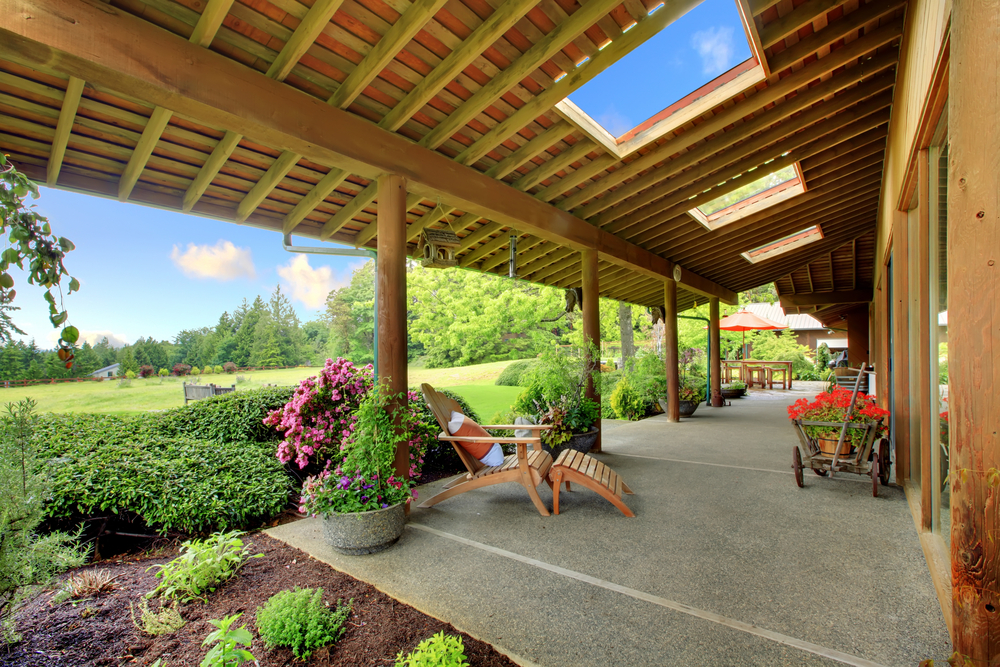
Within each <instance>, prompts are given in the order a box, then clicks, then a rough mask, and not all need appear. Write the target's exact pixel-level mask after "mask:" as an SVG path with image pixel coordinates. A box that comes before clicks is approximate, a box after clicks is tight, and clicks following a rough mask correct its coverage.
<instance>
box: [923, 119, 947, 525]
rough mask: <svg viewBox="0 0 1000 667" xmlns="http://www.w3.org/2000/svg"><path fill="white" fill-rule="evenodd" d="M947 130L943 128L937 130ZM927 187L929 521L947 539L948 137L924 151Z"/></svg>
mask: <svg viewBox="0 0 1000 667" xmlns="http://www.w3.org/2000/svg"><path fill="white" fill-rule="evenodd" d="M942 131H945V132H946V131H947V130H946V128H944V129H943V130H942V129H939V130H938V132H939V133H940V132H942ZM928 154H929V155H928V158H929V161H930V164H929V165H928V166H929V175H930V184H929V185H930V187H929V190H930V192H928V193H927V194H928V197H927V199H928V208H929V210H928V213H929V218H930V220H929V223H930V224H929V228H928V234H929V235H930V239H929V241H930V243H929V248H930V252H929V253H928V260H929V263H930V266H928V267H927V269H928V271H927V276H928V279H929V282H930V290H929V293H928V298H929V300H930V309H929V311H930V319H931V321H930V322H929V323H928V324H929V325H930V332H931V336H930V349H929V350H928V352H929V353H930V359H929V360H928V361H929V362H930V368H931V374H930V375H931V387H930V388H931V392H930V395H931V401H933V402H934V405H932V406H931V407H932V408H934V411H933V412H932V413H931V414H932V415H935V418H932V419H931V437H930V443H931V474H930V477H931V479H930V481H931V483H932V484H933V487H932V488H933V489H934V493H933V494H932V496H931V526H932V529H933V530H934V531H935V532H939V533H940V534H941V537H942V538H944V541H945V543H946V544H949V543H950V541H951V509H950V508H951V488H950V487H951V485H950V483H949V478H948V468H949V461H950V458H951V456H950V450H949V438H948V432H949V424H950V419H949V414H948V139H947V136H945V137H943V138H940V139H938V142H937V145H932V146H931V147H930V150H928Z"/></svg>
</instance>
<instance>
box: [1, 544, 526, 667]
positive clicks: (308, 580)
mask: <svg viewBox="0 0 1000 667" xmlns="http://www.w3.org/2000/svg"><path fill="white" fill-rule="evenodd" d="M244 540H245V542H246V543H247V544H248V545H249V546H250V547H251V548H252V550H253V551H254V553H262V554H264V556H265V557H264V558H260V559H253V560H251V561H250V562H249V563H247V564H246V565H245V566H244V567H243V569H241V570H240V572H239V575H238V576H236V577H234V578H232V579H230V580H229V581H228V582H227V583H226V584H225V585H224V586H222V587H221V588H219V589H217V590H216V591H215V592H214V593H212V594H210V595H209V596H208V601H207V602H191V603H188V604H183V605H181V604H178V606H177V611H178V614H179V616H180V617H181V620H182V621H184V623H183V625H181V626H180V627H177V628H175V629H173V630H170V631H169V632H166V633H161V634H159V635H157V636H151V635H149V634H146V632H144V631H143V630H142V629H139V628H137V627H136V626H135V625H133V623H132V618H131V615H130V613H129V603H130V602H132V603H133V609H135V610H136V611H135V614H136V617H137V618H136V620H137V621H139V622H140V624H141V622H142V621H141V619H140V618H139V610H138V607H139V605H137V604H135V601H137V600H139V601H141V600H143V599H144V597H143V596H144V594H145V593H146V592H147V591H149V590H150V589H152V588H153V587H154V586H155V585H156V581H157V579H156V577H155V574H154V571H151V570H150V571H148V570H149V567H150V566H151V565H154V564H165V563H166V562H168V561H169V560H171V558H172V557H173V556H174V555H176V553H175V552H173V551H168V552H167V553H161V554H159V555H157V556H155V557H150V556H149V555H142V556H129V557H126V558H121V559H116V560H113V561H104V562H102V563H101V569H107V570H108V571H109V572H110V573H111V575H112V576H114V577H115V581H116V582H117V583H118V588H117V589H115V590H114V591H111V592H108V593H105V594H102V595H100V596H98V597H97V598H95V599H93V600H90V601H88V602H86V603H82V604H78V605H77V606H74V605H73V604H71V603H70V602H69V601H67V602H65V603H62V604H54V603H52V595H53V594H54V593H55V592H56V590H57V589H58V585H57V586H56V587H53V588H52V589H50V590H49V591H47V592H45V593H43V594H41V595H39V596H37V597H36V598H34V599H32V600H31V601H29V602H27V603H26V605H25V607H24V608H23V609H22V611H21V612H20V613H19V615H18V630H19V631H20V633H21V635H22V636H23V637H24V639H23V641H22V642H20V643H18V644H14V645H11V646H9V647H5V648H3V649H0V667H15V666H16V667H53V666H54V665H56V664H59V665H119V664H123V663H124V662H126V661H127V662H128V664H130V665H131V664H134V665H137V666H140V667H150V666H151V665H154V664H155V663H156V661H157V660H160V661H161V662H160V665H161V667H192V666H195V665H198V664H199V663H200V662H201V661H202V660H203V659H204V658H205V656H206V654H207V652H208V649H209V647H207V646H203V645H202V642H203V641H204V640H205V638H206V637H207V636H208V635H209V634H210V633H211V632H213V631H214V630H215V629H216V628H215V626H213V625H212V624H211V623H210V622H209V621H210V620H211V619H224V618H226V617H228V616H232V615H234V614H238V613H240V612H242V613H243V615H242V616H241V617H240V618H239V620H238V621H237V622H236V624H235V625H236V626H239V625H246V629H247V630H248V631H249V632H250V634H251V635H252V641H251V645H250V646H249V647H245V648H247V650H248V651H250V652H251V653H252V654H253V655H254V656H256V659H257V660H258V661H259V663H260V665H261V667H288V666H289V665H293V664H294V665H307V666H309V667H333V666H336V667H385V666H386V665H392V664H393V663H394V662H395V659H396V656H397V655H398V654H399V653H400V652H403V653H404V654H406V653H409V652H410V651H412V650H413V649H414V648H415V647H416V646H417V645H418V644H419V643H420V642H421V641H423V640H425V639H426V638H428V637H430V636H432V635H434V634H436V633H438V632H441V631H443V632H444V634H445V635H459V636H461V637H462V640H463V643H464V646H465V654H466V656H467V657H466V660H467V662H469V663H470V664H472V665H475V666H476V667H513V666H514V663H513V662H511V661H510V660H509V659H507V658H506V657H505V656H503V655H502V654H500V653H499V652H498V651H496V650H495V649H493V648H492V647H491V646H490V645H489V644H486V643H484V642H482V641H479V640H476V639H474V638H472V637H470V636H468V635H463V634H461V633H459V632H458V631H456V630H455V628H453V627H452V626H450V625H448V624H445V623H442V622H441V621H439V620H437V619H434V618H431V617H429V616H426V615H424V614H422V613H420V612H419V611H417V610H415V609H413V608H412V607H410V606H408V605H405V604H403V603H401V602H399V601H397V600H393V599H392V598H390V597H388V596H387V595H385V594H384V593H381V592H380V591H378V590H377V589H375V588H374V587H372V586H370V585H369V584H366V583H364V582H362V581H358V580H356V579H353V578H351V577H350V576H348V575H346V574H343V573H342V572H338V571H336V570H334V569H333V568H331V567H329V566H328V565H326V564H324V563H322V562H320V561H317V560H313V559H311V558H309V556H308V555H307V554H305V553H303V552H302V551H299V550H297V549H293V548H291V547H289V546H287V545H285V544H284V543H282V542H279V541H277V540H275V539H272V538H270V537H268V536H267V535H265V534H263V533H256V534H251V535H248V536H246V537H245V538H244ZM295 586H301V587H307V588H312V589H319V588H322V589H323V595H322V599H323V603H324V606H326V603H329V605H330V608H336V603H337V600H345V601H346V600H352V599H353V601H354V602H353V605H352V607H351V612H350V615H349V616H348V617H347V618H346V619H345V622H344V626H343V627H344V628H345V633H344V635H343V636H342V637H341V638H340V639H339V640H338V641H337V642H336V643H335V644H333V645H332V646H327V647H322V648H319V649H316V650H315V651H314V652H313V653H312V655H311V656H310V657H309V659H308V660H307V661H305V662H303V661H298V660H296V659H295V656H294V654H293V652H292V649H291V648H288V647H274V648H268V646H267V645H266V643H265V640H264V638H263V637H262V636H261V634H260V633H259V632H258V627H259V626H258V620H259V617H258V615H257V609H258V608H260V607H263V606H265V604H266V602H267V600H268V599H270V598H271V597H272V596H274V595H275V594H277V593H280V592H281V591H285V590H290V589H293V588H294V587H295ZM140 604H141V602H140ZM152 606H153V607H154V613H157V612H162V610H163V609H168V610H169V609H171V608H172V607H173V604H170V605H167V606H166V607H164V608H162V609H160V610H156V609H155V608H156V602H155V601H154V603H153V605H152ZM84 609H89V610H90V611H88V612H87V616H86V618H83V617H82V614H83V610H84ZM234 629H235V628H234ZM48 656H56V657H48ZM123 656H131V657H130V658H125V659H124V660H123V659H122V657H123ZM250 664H253V663H250Z"/></svg>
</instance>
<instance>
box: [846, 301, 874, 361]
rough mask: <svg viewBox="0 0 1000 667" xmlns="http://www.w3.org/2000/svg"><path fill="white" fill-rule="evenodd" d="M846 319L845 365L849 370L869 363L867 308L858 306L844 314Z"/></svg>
mask: <svg viewBox="0 0 1000 667" xmlns="http://www.w3.org/2000/svg"><path fill="white" fill-rule="evenodd" d="M846 318H847V363H848V364H850V366H851V368H857V367H858V366H860V365H861V364H867V363H870V362H869V354H868V350H869V348H868V306H858V307H857V308H852V309H851V310H849V311H847V313H846Z"/></svg>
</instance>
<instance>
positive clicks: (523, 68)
mask: <svg viewBox="0 0 1000 667" xmlns="http://www.w3.org/2000/svg"><path fill="white" fill-rule="evenodd" d="M620 3H621V0H590V2H588V3H587V4H586V5H585V6H584V7H583V8H581V9H578V10H577V11H576V12H575V13H574V14H573V15H572V16H570V17H569V18H568V19H566V20H565V21H563V22H561V23H559V24H557V25H556V27H555V28H553V29H552V30H551V31H550V32H549V33H548V34H547V35H545V37H543V38H542V39H540V40H538V41H537V42H535V43H534V44H533V45H532V46H531V48H529V49H528V50H527V51H525V52H524V54H523V55H522V56H521V57H520V58H518V59H517V60H515V61H514V62H513V63H511V64H510V66H508V67H507V69H505V70H503V71H502V72H500V73H499V74H497V75H496V76H494V77H493V78H492V79H490V81H489V83H487V84H486V85H485V86H483V87H482V88H480V89H479V90H477V91H476V92H475V93H473V95H472V97H470V98H469V99H468V100H466V101H465V103H464V104H462V106H460V107H459V108H457V109H455V110H454V111H452V112H451V113H450V114H449V115H448V117H447V118H445V119H444V120H443V121H442V122H441V123H439V124H438V125H437V127H435V128H434V129H433V130H431V131H430V132H428V133H427V134H426V135H424V137H423V139H421V140H420V145H421V146H427V147H429V148H437V147H438V146H440V145H441V144H443V143H444V142H445V141H447V140H448V139H449V138H450V137H451V136H452V135H453V134H455V132H457V131H458V130H459V129H460V128H462V127H463V126H464V125H465V124H466V123H468V122H469V121H470V120H472V119H473V118H475V117H476V116H478V115H479V113H480V112H482V111H483V109H485V108H486V107H488V106H489V105H491V104H493V102H494V101H496V99H497V98H498V97H500V96H501V95H503V94H504V93H505V92H507V91H508V90H509V89H510V88H511V87H512V86H514V85H515V84H517V83H518V82H519V81H521V79H523V78H524V77H526V76H527V75H528V74H530V73H531V72H533V71H534V70H536V69H538V67H540V66H541V65H542V64H543V63H544V62H545V61H546V60H548V59H549V58H551V57H552V56H553V55H555V53H556V52H558V51H559V50H560V49H562V48H563V47H564V46H565V45H566V44H569V43H570V42H572V41H573V40H574V39H575V38H576V37H577V36H578V35H580V34H581V33H583V32H584V31H585V30H587V29H588V28H590V26H592V25H593V24H594V23H596V22H597V19H599V18H600V17H601V16H603V15H604V14H607V13H608V12H609V11H611V10H612V9H614V7H615V6H616V5H618V4H620Z"/></svg>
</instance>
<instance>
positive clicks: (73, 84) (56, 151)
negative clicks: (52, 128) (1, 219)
mask: <svg viewBox="0 0 1000 667" xmlns="http://www.w3.org/2000/svg"><path fill="white" fill-rule="evenodd" d="M83 86H84V81H83V79H78V78H76V77H75V76H71V77H70V78H69V82H68V83H67V84H66V94H65V95H63V103H62V108H60V109H59V120H58V122H57V123H56V133H55V135H54V136H53V137H52V150H51V152H50V153H49V164H48V167H47V168H46V173H45V184H46V185H48V186H49V187H52V186H54V185H55V184H56V181H58V180H59V171H60V170H61V169H62V161H63V157H64V156H65V155H66V146H67V145H68V144H69V135H70V132H72V130H73V120H74V119H75V118H76V110H77V108H78V107H79V106H80V97H81V96H82V95H83Z"/></svg>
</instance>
